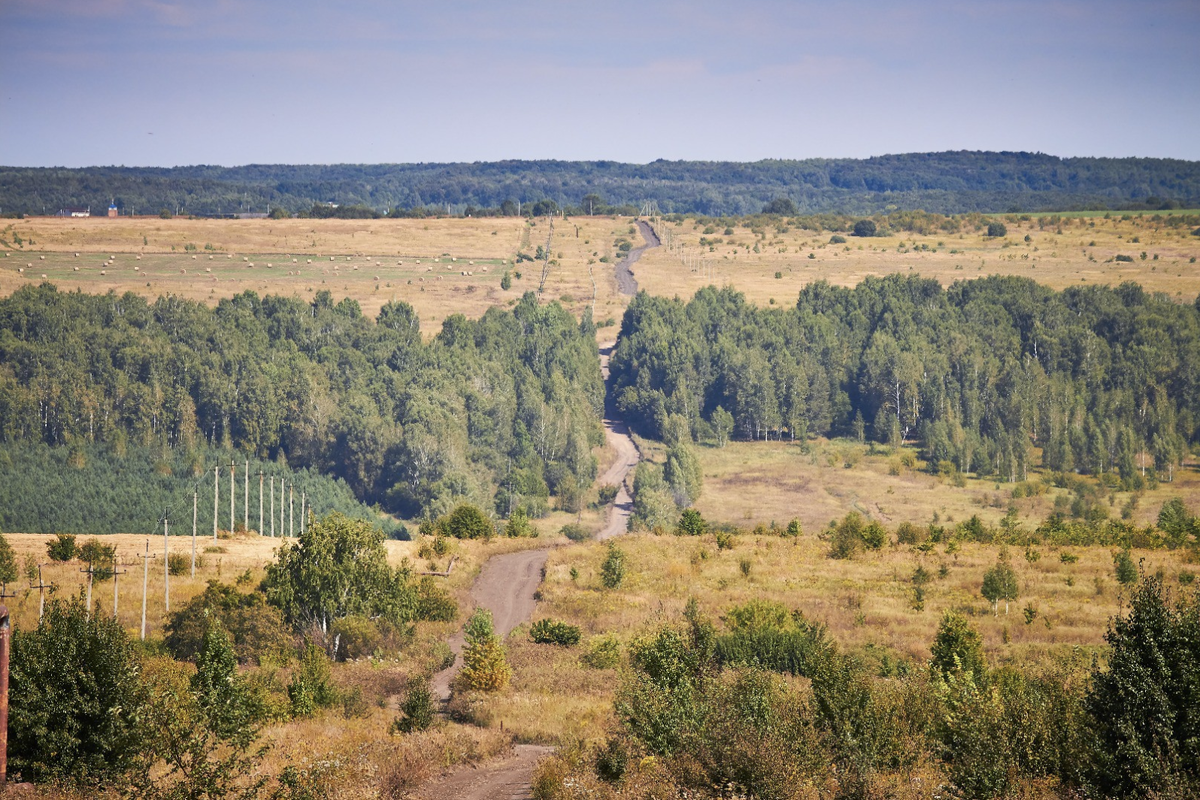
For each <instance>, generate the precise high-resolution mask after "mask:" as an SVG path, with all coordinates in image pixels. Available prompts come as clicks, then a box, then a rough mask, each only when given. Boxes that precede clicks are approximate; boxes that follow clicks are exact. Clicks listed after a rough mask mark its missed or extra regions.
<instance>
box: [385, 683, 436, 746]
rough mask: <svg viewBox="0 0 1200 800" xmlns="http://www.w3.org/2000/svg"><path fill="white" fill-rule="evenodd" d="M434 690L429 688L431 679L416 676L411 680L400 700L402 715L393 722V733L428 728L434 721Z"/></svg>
mask: <svg viewBox="0 0 1200 800" xmlns="http://www.w3.org/2000/svg"><path fill="white" fill-rule="evenodd" d="M435 711H436V709H435V708H434V701H433V691H432V690H431V689H430V688H429V679H428V678H425V677H421V678H414V679H413V680H411V681H409V683H408V687H407V688H406V689H405V692H404V699H403V700H401V701H400V716H398V717H396V719H395V721H393V722H392V732H393V733H412V732H414V731H423V730H428V729H429V728H430V727H431V726H432V725H433V721H434V718H435V717H434V715H435Z"/></svg>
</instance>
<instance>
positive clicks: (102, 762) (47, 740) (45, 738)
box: [8, 596, 147, 784]
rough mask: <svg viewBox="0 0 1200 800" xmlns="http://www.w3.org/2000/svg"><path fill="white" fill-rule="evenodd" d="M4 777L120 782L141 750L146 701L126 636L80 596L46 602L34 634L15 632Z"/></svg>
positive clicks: (32, 632) (131, 648)
mask: <svg viewBox="0 0 1200 800" xmlns="http://www.w3.org/2000/svg"><path fill="white" fill-rule="evenodd" d="M11 659H12V660H11V666H10V670H11V671H10V677H9V680H10V684H9V698H10V699H9V718H8V724H9V739H8V756H9V762H8V763H9V772H10V774H14V773H15V774H20V775H21V777H22V778H23V779H25V780H31V781H35V782H40V781H45V780H50V779H65V780H72V781H78V782H81V783H87V784H90V783H93V782H100V781H109V780H118V779H119V776H121V775H123V774H125V773H127V772H128V771H129V770H130V769H132V768H133V767H134V766H135V764H136V763H137V760H138V759H139V758H140V756H141V754H142V753H143V752H144V748H145V747H146V745H147V742H146V739H145V735H146V731H145V729H144V728H143V727H142V726H141V724H140V723H141V720H140V717H141V713H142V710H143V709H144V707H145V702H146V697H145V692H144V689H143V686H142V683H141V681H140V680H139V677H138V662H137V658H136V657H135V655H134V653H133V646H132V643H131V642H130V641H129V637H128V636H127V635H126V633H125V630H124V629H123V628H122V627H121V626H120V625H119V624H118V623H117V622H116V621H115V620H113V619H112V617H106V616H103V615H101V614H91V615H89V614H88V609H87V608H86V607H85V604H84V600H83V597H82V596H78V597H73V598H71V599H69V600H59V599H54V600H51V601H50V603H49V604H48V605H47V607H46V613H45V616H44V617H43V619H42V621H41V622H40V623H39V624H38V626H37V627H36V628H34V629H33V630H30V631H23V630H20V629H17V630H14V631H13V635H12V655H11Z"/></svg>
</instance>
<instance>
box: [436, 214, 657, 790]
mask: <svg viewBox="0 0 1200 800" xmlns="http://www.w3.org/2000/svg"><path fill="white" fill-rule="evenodd" d="M638 224H639V225H641V224H644V223H641V222H639V223H638ZM643 234H644V235H646V236H647V241H649V240H650V238H651V237H653V236H654V232H653V231H650V230H649V226H648V225H647V226H646V230H645V231H643ZM653 241H654V244H653V245H648V246H651V247H652V246H657V243H658V240H657V239H654V240H653ZM644 249H646V248H639V249H638V250H635V251H634V252H632V253H630V258H628V259H626V260H625V261H623V262H621V265H626V267H625V270H626V273H627V274H628V266H627V265H628V263H632V262H633V261H636V260H637V256H638V255H640V254H641V250H644ZM621 265H618V281H619V280H620V272H619V270H620V267H621ZM629 280H631V281H632V280H633V276H632V275H629ZM634 287H635V289H636V283H635V284H634ZM623 291H624V290H623ZM629 293H630V294H632V291H631V292H629ZM612 348H613V344H612V343H609V344H606V345H603V346H601V348H600V369H601V372H602V374H603V375H604V379H605V380H606V381H607V380H608V359H609V355H610V354H611V353H612ZM604 416H605V419H604V436H605V438H606V439H607V441H608V443H609V444H610V445H611V446H612V447H613V449H614V450H616V453H617V458H616V460H615V461H614V462H613V465H612V466H611V467H609V468H608V471H607V472H605V473H604V475H602V476H601V477H600V483H601V484H605V483H607V484H612V485H615V486H618V487H620V488H619V489H618V491H617V496H616V499H615V501H614V502H613V507H612V510H611V511H610V512H609V517H608V523H607V524H606V525H605V527H604V529H603V530H602V531H600V532H599V533H598V534H597V537H596V538H598V539H610V538H612V537H613V536H619V535H620V534H622V533H624V532H625V531H626V529H627V527H628V524H629V515H630V514H631V513H632V511H633V499H632V497H631V496H630V494H629V488H628V486H627V484H628V478H629V475H630V473H631V471H632V470H633V469H634V467H636V466H637V463H638V461H639V460H640V459H641V455H640V453H638V449H637V446H636V445H635V444H634V442H633V439H632V438H630V436H629V431H628V429H627V428H626V427H625V423H624V422H622V421H621V420H619V419H617V418H616V415H615V413H614V412H613V410H612V409H611V408H607V409H606V411H605V415H604ZM549 554H550V551H549V550H547V549H541V550H526V551H524V552H520V553H507V554H505V555H501V556H494V557H492V558H490V559H488V562H487V563H486V564H484V565H483V569H482V570H480V572H479V577H478V578H476V579H475V583H474V585H473V586H472V587H471V599H472V600H473V601H474V602H475V605H477V606H479V607H480V608H486V609H488V610H489V611H491V612H492V619H493V622H494V624H495V628H496V633H497V634H498V635H499V636H500V637H501V638H503V637H505V636H507V635H508V634H509V633H510V632H512V630H513V629H514V628H516V627H517V626H518V625H520V624H521V623H523V622H525V621H527V620H529V619H530V618H531V617H532V616H533V609H534V605H535V603H536V601H535V600H534V594H535V593H536V592H537V588H538V585H539V584H541V582H542V570H543V569H544V567H545V566H546V558H547V557H548V556H549ZM463 642H464V636H463V632H462V631H461V630H460V631H459V632H458V633H456V634H455V635H454V636H453V637H451V639H450V649H451V650H452V651H453V652H454V663H453V664H452V665H451V666H449V667H447V668H446V669H444V670H442V671H441V672H439V673H437V674H436V675H434V676H433V681H432V684H433V691H434V694H435V695H436V696H437V697H439V698H441V700H442V701H443V702H445V701H447V700H449V699H450V684H451V682H452V681H453V680H454V676H455V675H457V674H458V671H459V670H460V669H462V658H461V657H460V654H461V653H462V647H463ZM550 752H552V748H549V747H543V746H540V745H517V746H516V748H515V750H514V753H513V755H511V756H510V757H508V758H506V759H502V760H499V761H495V762H492V763H490V764H487V765H484V766H482V767H479V768H474V769H472V768H465V769H461V770H458V771H457V772H455V773H453V774H452V775H450V776H449V777H447V778H446V779H445V780H442V781H440V782H438V783H436V784H432V785H430V786H427V787H425V788H424V789H422V790H421V791H420V792H418V794H417V797H420V798H424V800H450V798H463V799H464V800H490V799H491V798H503V800H509V799H510V798H511V799H512V800H524V799H525V798H530V797H532V787H531V785H530V780H531V778H532V775H533V768H534V766H535V765H536V764H537V762H538V760H539V759H540V758H542V756H545V755H547V754H548V753H550Z"/></svg>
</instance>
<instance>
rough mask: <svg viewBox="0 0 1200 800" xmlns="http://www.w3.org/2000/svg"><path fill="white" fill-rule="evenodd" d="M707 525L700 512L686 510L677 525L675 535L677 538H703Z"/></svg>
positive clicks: (691, 509) (690, 509) (692, 509)
mask: <svg viewBox="0 0 1200 800" xmlns="http://www.w3.org/2000/svg"><path fill="white" fill-rule="evenodd" d="M706 528H707V524H706V523H705V521H704V517H702V516H700V512H699V511H697V510H696V509H694V508H685V509H684V510H683V513H682V514H680V515H679V522H678V524H676V525H675V535H677V536H702V535H703V534H704V531H705V529H706Z"/></svg>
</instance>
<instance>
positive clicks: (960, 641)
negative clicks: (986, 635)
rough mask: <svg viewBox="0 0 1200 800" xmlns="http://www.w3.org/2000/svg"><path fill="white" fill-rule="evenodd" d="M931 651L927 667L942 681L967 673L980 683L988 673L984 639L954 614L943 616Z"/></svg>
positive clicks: (963, 618) (948, 613)
mask: <svg viewBox="0 0 1200 800" xmlns="http://www.w3.org/2000/svg"><path fill="white" fill-rule="evenodd" d="M931 651H932V653H931V655H932V657H931V658H930V661H929V668H930V669H931V670H933V671H934V672H936V673H937V674H939V675H940V676H941V677H943V678H946V677H949V676H950V675H954V674H955V673H958V672H967V673H970V674H971V675H972V676H974V678H975V680H982V679H983V676H984V675H985V674H986V673H987V662H986V661H984V658H983V640H982V639H981V638H980V637H979V632H978V631H976V630H975V629H974V628H973V627H971V623H970V622H969V621H968V620H967V618H966V617H964V616H963V615H962V614H960V613H958V612H957V611H946V612H945V613H943V614H942V621H941V623H940V624H939V625H938V630H937V635H936V636H935V637H934V639H933V646H932V648H931Z"/></svg>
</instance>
